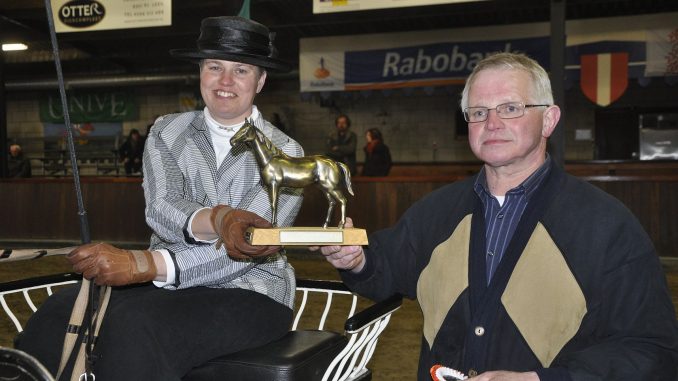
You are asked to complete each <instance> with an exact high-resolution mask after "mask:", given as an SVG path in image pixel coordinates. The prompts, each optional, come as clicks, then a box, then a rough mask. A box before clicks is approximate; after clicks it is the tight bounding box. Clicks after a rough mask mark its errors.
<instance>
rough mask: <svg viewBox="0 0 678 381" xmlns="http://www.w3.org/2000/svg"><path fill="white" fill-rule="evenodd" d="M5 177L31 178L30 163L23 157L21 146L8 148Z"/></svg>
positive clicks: (14, 145)
mask: <svg viewBox="0 0 678 381" xmlns="http://www.w3.org/2000/svg"><path fill="white" fill-rule="evenodd" d="M7 167H8V172H7V177H10V178H12V177H14V178H18V177H31V161H30V160H29V159H28V158H26V157H25V156H24V153H23V150H22V149H21V146H20V145H18V144H12V145H10V146H9V160H8V161H7Z"/></svg>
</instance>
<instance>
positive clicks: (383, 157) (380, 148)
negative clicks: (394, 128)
mask: <svg viewBox="0 0 678 381" xmlns="http://www.w3.org/2000/svg"><path fill="white" fill-rule="evenodd" d="M365 139H367V144H365V147H364V148H363V151H365V165H363V173H362V175H363V176H388V172H389V171H390V170H391V151H390V150H389V149H388V146H387V145H386V144H384V140H383V138H382V137H381V131H379V129H377V128H370V129H369V130H367V132H366V133H365Z"/></svg>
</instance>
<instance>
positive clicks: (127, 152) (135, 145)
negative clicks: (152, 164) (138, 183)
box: [118, 128, 144, 176]
mask: <svg viewBox="0 0 678 381" xmlns="http://www.w3.org/2000/svg"><path fill="white" fill-rule="evenodd" d="M118 154H119V155H120V161H122V163H123V164H124V165H125V174H126V175H128V176H129V175H132V174H134V173H138V172H141V165H142V159H143V156H144V138H142V137H141V134H140V133H139V130H137V129H136V128H134V129H132V130H131V131H130V132H129V135H127V139H125V142H124V143H122V145H121V146H120V149H119V150H118Z"/></svg>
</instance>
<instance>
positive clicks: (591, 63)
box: [580, 52, 629, 107]
mask: <svg viewBox="0 0 678 381" xmlns="http://www.w3.org/2000/svg"><path fill="white" fill-rule="evenodd" d="M628 64H629V54H628V53H626V52H622V53H602V54H587V55H583V56H581V76H580V84H581V89H582V92H584V95H586V97H587V98H588V99H589V100H591V101H592V102H594V103H596V104H598V105H600V106H603V107H604V106H607V105H609V104H610V103H612V102H614V101H616V100H617V99H619V97H621V96H622V94H624V92H625V91H626V87H627V86H628Z"/></svg>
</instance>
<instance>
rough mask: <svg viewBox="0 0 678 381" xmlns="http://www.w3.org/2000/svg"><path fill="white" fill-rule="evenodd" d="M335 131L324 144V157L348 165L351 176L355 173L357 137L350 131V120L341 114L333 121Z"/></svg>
mask: <svg viewBox="0 0 678 381" xmlns="http://www.w3.org/2000/svg"><path fill="white" fill-rule="evenodd" d="M334 125H335V127H336V129H335V130H334V131H332V132H331V133H330V134H329V135H328V136H327V140H326V142H325V146H326V151H327V152H326V153H325V154H326V155H327V156H329V157H330V158H332V159H333V160H336V161H339V162H342V163H344V164H346V165H348V168H349V169H350V170H351V174H352V175H353V176H355V175H356V174H357V173H356V159H355V150H356V145H357V142H358V137H357V136H356V134H355V132H353V131H351V130H350V129H351V119H349V118H348V116H347V115H345V114H341V115H339V116H337V118H336V119H335V120H334Z"/></svg>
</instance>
